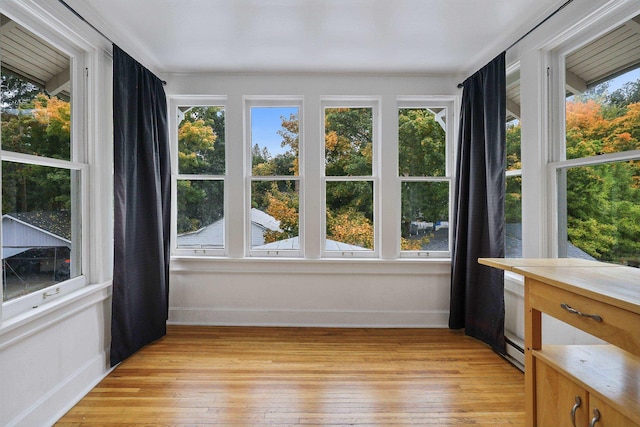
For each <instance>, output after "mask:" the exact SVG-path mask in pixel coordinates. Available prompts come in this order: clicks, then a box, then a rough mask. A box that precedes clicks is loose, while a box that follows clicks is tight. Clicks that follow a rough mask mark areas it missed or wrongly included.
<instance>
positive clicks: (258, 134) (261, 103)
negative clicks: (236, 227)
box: [245, 98, 303, 257]
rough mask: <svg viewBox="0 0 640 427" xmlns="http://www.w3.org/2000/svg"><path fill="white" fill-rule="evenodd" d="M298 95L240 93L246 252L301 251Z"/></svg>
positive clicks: (290, 253)
mask: <svg viewBox="0 0 640 427" xmlns="http://www.w3.org/2000/svg"><path fill="white" fill-rule="evenodd" d="M301 113H302V99H299V98H290V99H271V98H269V99H263V98H246V99H245V118H246V121H247V123H246V129H247V130H248V132H247V144H246V145H247V146H246V150H247V156H246V158H247V170H248V171H249V172H250V173H249V174H248V186H249V188H248V189H247V194H249V197H248V200H247V201H248V202H249V203H248V206H247V209H246V211H247V215H248V216H249V220H248V221H246V226H247V231H246V235H247V239H248V244H247V247H248V248H249V253H250V255H252V256H289V257H291V256H299V255H300V254H301V253H302V251H301V248H302V247H303V245H302V244H301V239H302V237H303V235H302V233H301V232H300V230H301V226H300V225H301V221H300V219H301V213H300V206H301V205H300V199H301V192H302V182H301V173H300V172H301V171H300V167H301V162H300V158H301V156H300V151H301V150H300V148H301V146H302V144H301V143H300V142H301V141H300V136H301V135H302V132H301V131H302V127H301V116H302V115H301Z"/></svg>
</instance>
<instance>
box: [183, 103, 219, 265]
mask: <svg viewBox="0 0 640 427" xmlns="http://www.w3.org/2000/svg"><path fill="white" fill-rule="evenodd" d="M224 101H225V100H224V98H207V99H174V100H172V104H174V105H172V110H171V111H173V112H174V113H175V114H176V132H177V137H176V140H177V156H174V159H176V162H175V164H174V166H173V170H177V174H174V188H175V193H174V198H175V200H176V202H175V204H174V206H175V214H174V215H173V218H175V221H176V225H175V230H176V235H175V239H174V242H175V245H174V247H175V249H174V252H175V253H181V254H202V255H205V254H207V255H223V254H225V253H226V241H227V234H226V226H225V224H226V221H225V171H226V156H225V109H224ZM174 137H175V136H174Z"/></svg>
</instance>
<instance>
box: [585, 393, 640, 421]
mask: <svg viewBox="0 0 640 427" xmlns="http://www.w3.org/2000/svg"><path fill="white" fill-rule="evenodd" d="M596 410H597V411H598V413H597V415H595V411H596ZM596 416H597V417H598V422H597V423H594V424H593V425H594V426H596V427H640V426H638V424H636V423H634V422H633V421H631V420H630V419H629V418H627V417H625V416H624V415H622V414H621V413H620V412H618V411H616V410H615V409H613V408H612V407H611V406H609V405H607V404H606V403H604V402H603V401H602V400H600V399H598V398H597V397H595V396H593V395H591V396H590V397H589V420H593V418H594V417H596Z"/></svg>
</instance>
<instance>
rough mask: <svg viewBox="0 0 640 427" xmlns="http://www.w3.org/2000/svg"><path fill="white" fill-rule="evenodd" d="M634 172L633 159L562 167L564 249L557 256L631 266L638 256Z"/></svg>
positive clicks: (639, 216) (637, 166)
mask: <svg viewBox="0 0 640 427" xmlns="http://www.w3.org/2000/svg"><path fill="white" fill-rule="evenodd" d="M638 177H640V163H639V162H638V161H629V162H616V163H607V164H603V165H597V166H583V167H576V168H572V169H568V170H566V202H567V204H566V222H567V235H566V236H564V238H565V239H566V240H565V241H564V242H563V243H564V244H566V248H565V249H564V252H566V253H564V254H563V253H561V255H564V256H568V257H572V258H587V259H593V258H595V259H597V260H600V261H607V262H613V263H619V264H627V263H629V264H635V265H637V263H638V262H639V261H640V188H639V187H638ZM561 182H562V180H561ZM560 193H562V192H560ZM561 252H563V251H561Z"/></svg>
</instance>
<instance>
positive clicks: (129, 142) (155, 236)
mask: <svg viewBox="0 0 640 427" xmlns="http://www.w3.org/2000/svg"><path fill="white" fill-rule="evenodd" d="M113 130H114V246H115V252H114V260H113V261H114V271H113V303H112V308H113V313H112V318H111V366H114V365H116V364H118V363H119V362H121V361H122V360H124V359H126V358H127V357H129V356H130V355H131V354H133V353H135V352H136V351H137V350H139V349H140V348H141V347H143V346H144V345H146V344H148V343H150V342H152V341H154V340H156V339H158V338H160V337H162V336H164V335H165V334H166V321H167V315H168V293H169V236H170V234H169V218H170V177H171V173H170V157H169V138H168V129H167V103H166V97H165V93H164V88H163V87H162V81H161V80H160V79H158V78H157V77H156V76H155V75H154V74H152V73H151V72H150V71H149V70H147V69H146V68H144V67H143V66H142V65H140V64H139V63H138V62H137V61H135V60H134V59H133V58H131V57H130V56H129V55H127V54H126V53H125V52H124V51H122V50H121V49H120V48H118V47H117V46H115V45H114V46H113Z"/></svg>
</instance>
